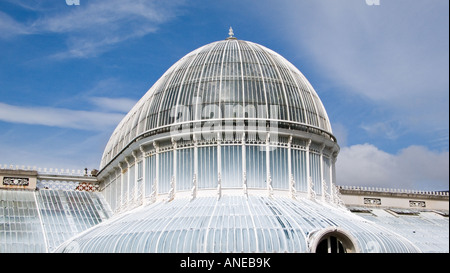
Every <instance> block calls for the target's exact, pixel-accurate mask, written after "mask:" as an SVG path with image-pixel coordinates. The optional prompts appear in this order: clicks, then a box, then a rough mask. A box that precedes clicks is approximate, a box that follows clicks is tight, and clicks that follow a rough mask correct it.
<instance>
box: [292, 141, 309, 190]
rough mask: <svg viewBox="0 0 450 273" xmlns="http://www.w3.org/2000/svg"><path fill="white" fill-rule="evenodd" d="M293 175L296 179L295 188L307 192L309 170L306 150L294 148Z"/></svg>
mask: <svg viewBox="0 0 450 273" xmlns="http://www.w3.org/2000/svg"><path fill="white" fill-rule="evenodd" d="M291 156H292V157H291V160H292V175H293V178H294V181H295V189H296V190H297V191H301V192H307V190H308V183H307V181H308V180H307V177H306V175H307V170H306V151H303V150H297V149H292V150H291Z"/></svg>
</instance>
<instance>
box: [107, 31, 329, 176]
mask: <svg viewBox="0 0 450 273" xmlns="http://www.w3.org/2000/svg"><path fill="white" fill-rule="evenodd" d="M237 106H238V107H237ZM205 109H206V110H205ZM205 111H206V113H205ZM258 118H259V119H265V120H275V121H280V122H283V123H290V124H297V125H306V126H308V127H313V128H317V129H320V130H322V131H325V132H328V133H330V134H331V133H332V132H331V126H330V122H329V119H328V116H327V113H326V111H325V108H324V107H323V104H322V102H321V100H320V99H319V97H318V95H317V93H316V91H315V90H314V89H313V87H312V86H311V84H310V83H309V82H308V80H307V79H306V78H305V76H303V74H302V73H301V72H300V71H299V70H298V69H297V68H295V67H294V65H292V64H291V63H290V62H288V61H287V60H286V59H285V58H283V57H282V56H280V55H279V54H278V53H276V52H274V51H272V50H270V49H268V48H266V47H264V46H261V45H259V44H256V43H252V42H248V41H242V40H237V39H234V38H233V39H227V40H223V41H218V42H214V43H211V44H208V45H205V46H203V47H200V48H198V49H196V50H194V51H192V52H191V53H189V54H187V55H186V56H184V57H183V58H181V59H180V60H179V61H178V62H176V63H175V64H174V65H173V66H172V67H170V68H169V70H167V72H166V73H164V75H163V76H162V77H161V78H160V79H159V80H158V81H157V82H156V83H155V84H154V85H153V86H152V87H151V88H150V90H149V91H148V92H147V93H146V94H145V95H144V96H143V97H142V98H141V100H139V101H138V102H137V104H136V105H135V106H134V107H133V108H132V110H131V111H130V112H129V113H128V114H127V115H126V116H125V117H124V119H123V120H122V121H121V122H120V123H119V125H118V126H117V128H116V129H115V131H114V132H113V134H112V136H111V138H110V140H109V142H108V143H107V145H106V148H105V151H104V154H103V158H102V161H101V165H100V170H101V169H102V168H103V167H104V166H106V165H107V164H108V163H109V162H110V161H111V160H112V159H113V158H114V157H115V156H116V155H118V154H119V153H120V152H121V150H122V149H123V148H125V147H126V146H127V145H128V144H129V143H131V141H133V140H134V139H135V138H136V137H138V136H141V135H142V134H144V133H146V132H149V131H153V130H158V129H163V128H166V127H167V126H170V125H176V124H185V123H189V122H192V121H202V120H211V119H219V120H227V119H233V120H238V119H258Z"/></svg>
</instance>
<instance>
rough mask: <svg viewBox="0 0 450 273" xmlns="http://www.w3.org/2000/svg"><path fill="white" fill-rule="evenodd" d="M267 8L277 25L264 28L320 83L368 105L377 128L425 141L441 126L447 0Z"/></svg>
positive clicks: (323, 0) (358, 0) (322, 0)
mask: <svg viewBox="0 0 450 273" xmlns="http://www.w3.org/2000/svg"><path fill="white" fill-rule="evenodd" d="M269 2H271V1H269ZM271 7H272V10H270V11H269V12H270V14H276V15H277V19H276V20H270V22H271V23H275V24H278V29H280V32H281V33H282V36H284V37H287V38H285V39H287V40H288V41H289V42H290V43H291V44H293V45H294V46H295V48H296V49H297V50H299V51H301V52H304V55H308V56H311V57H310V58H311V59H312V60H313V62H314V64H316V65H317V68H318V70H320V71H321V73H322V76H323V77H322V79H327V78H328V80H330V81H331V82H332V83H333V85H334V86H339V87H340V88H339V89H340V90H347V91H348V94H357V95H358V96H362V97H363V98H365V99H369V100H370V101H371V102H373V103H375V105H376V106H377V108H378V111H377V112H375V111H374V112H373V114H372V115H373V116H377V118H378V120H379V121H380V122H381V121H382V122H384V120H397V121H398V123H399V124H401V125H402V129H408V130H409V131H414V132H416V133H418V134H422V135H423V134H427V133H428V134H429V136H430V137H431V138H432V137H433V136H434V135H435V133H436V132H437V131H436V130H438V129H437V127H439V128H440V127H441V126H442V124H447V125H446V126H448V118H449V115H448V111H449V104H448V101H449V92H448V90H449V77H448V74H449V50H448V49H449V24H448V22H449V17H448V8H449V2H448V1H447V0H436V1H431V2H430V1H406V0H398V1H384V2H383V1H382V2H381V4H380V5H379V6H369V5H366V3H365V1H364V0H352V1H350V0H349V1H344V2H343V1H333V0H317V1H296V2H295V3H293V2H292V1H277V5H276V6H274V5H271ZM274 9H275V10H276V11H274ZM337 91H338V90H336V92H337ZM348 94H347V95H348ZM334 107H339V106H337V105H335V106H334ZM343 107H347V105H345V106H343ZM342 111H346V110H345V109H343V110H342ZM446 128H447V130H448V127H446ZM384 129H387V130H388V131H385V132H386V133H387V134H386V136H388V138H389V137H391V138H392V137H393V136H395V135H396V134H399V132H398V131H397V132H396V131H389V130H390V129H395V127H391V128H384ZM447 135H448V134H447Z"/></svg>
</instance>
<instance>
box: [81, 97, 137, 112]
mask: <svg viewBox="0 0 450 273" xmlns="http://www.w3.org/2000/svg"><path fill="white" fill-rule="evenodd" d="M90 101H91V103H93V104H95V105H96V106H97V107H99V108H100V109H103V110H106V111H112V112H121V113H128V112H129V111H130V110H131V108H132V107H133V106H134V105H135V104H136V100H133V99H129V98H108V97H92V98H90Z"/></svg>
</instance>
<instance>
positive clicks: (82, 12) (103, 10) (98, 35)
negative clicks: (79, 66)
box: [0, 0, 184, 59]
mask: <svg viewBox="0 0 450 273" xmlns="http://www.w3.org/2000/svg"><path fill="white" fill-rule="evenodd" d="M183 2H184V1H183V0H176V1H170V2H169V1H159V0H153V1H144V0H137V1H122V0H108V1H85V2H82V4H81V5H79V6H67V7H64V9H58V10H54V9H51V8H43V7H41V6H40V7H39V8H37V7H34V6H30V5H25V6H24V4H23V3H22V2H19V3H18V4H17V5H19V6H21V7H23V8H27V9H32V10H34V11H36V12H37V13H38V14H39V15H40V16H39V17H38V19H36V20H34V21H33V22H31V23H29V22H26V23H20V22H17V21H16V20H14V19H13V18H11V17H10V16H8V15H6V14H4V13H0V23H1V24H0V30H3V32H4V34H3V36H5V37H8V36H13V35H22V34H42V33H55V34H60V35H63V37H65V41H66V46H67V50H65V51H62V52H58V53H55V54H54V55H53V57H54V58H59V59H62V58H85V57H92V56H96V55H98V54H101V53H103V52H105V51H106V50H108V49H110V48H111V46H113V45H116V44H118V43H121V42H124V41H126V40H129V39H133V38H138V37H142V36H145V35H147V34H149V33H153V32H155V31H157V30H158V28H159V27H160V25H161V24H163V23H165V22H167V21H169V20H171V19H173V18H174V17H175V16H176V15H177V13H178V11H179V10H178V7H179V6H180V5H181V4H182V3H183Z"/></svg>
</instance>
